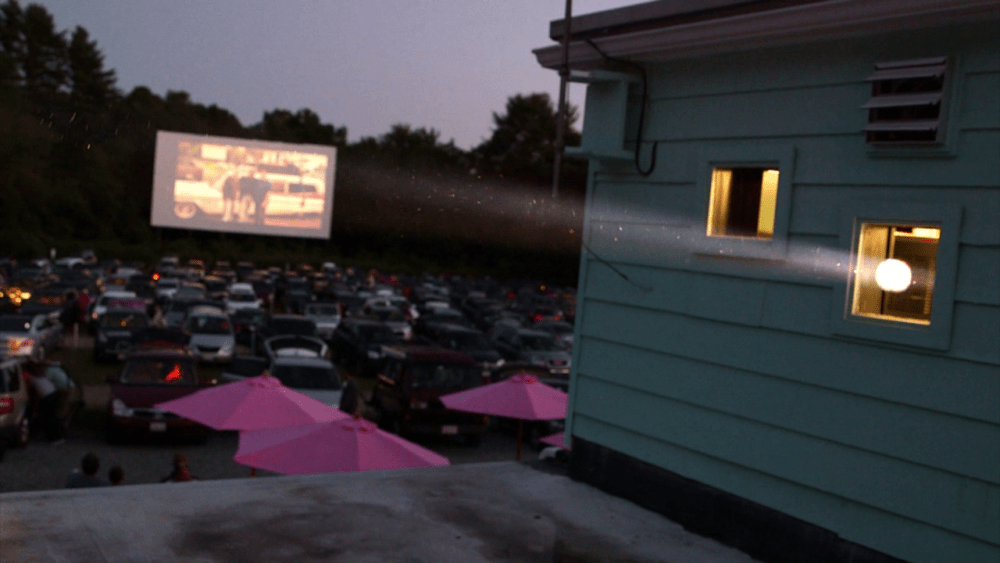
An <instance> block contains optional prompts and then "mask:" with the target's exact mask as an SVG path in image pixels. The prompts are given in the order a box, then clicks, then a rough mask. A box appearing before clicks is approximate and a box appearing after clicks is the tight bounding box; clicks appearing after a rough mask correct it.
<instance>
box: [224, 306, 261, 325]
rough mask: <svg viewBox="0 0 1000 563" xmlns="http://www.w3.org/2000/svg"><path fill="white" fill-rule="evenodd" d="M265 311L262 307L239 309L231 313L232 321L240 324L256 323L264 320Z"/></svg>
mask: <svg viewBox="0 0 1000 563" xmlns="http://www.w3.org/2000/svg"><path fill="white" fill-rule="evenodd" d="M265 317H267V313H266V312H265V311H264V310H263V309H254V308H249V309H239V310H238V311H236V312H235V313H233V316H232V319H233V322H237V323H242V324H258V323H261V322H263V321H264V318H265Z"/></svg>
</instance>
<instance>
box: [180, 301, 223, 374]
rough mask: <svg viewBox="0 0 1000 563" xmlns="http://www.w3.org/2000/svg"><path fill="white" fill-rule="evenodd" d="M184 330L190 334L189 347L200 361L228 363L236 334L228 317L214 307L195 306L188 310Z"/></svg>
mask: <svg viewBox="0 0 1000 563" xmlns="http://www.w3.org/2000/svg"><path fill="white" fill-rule="evenodd" d="M184 332H186V333H188V334H190V335H191V341H190V343H189V345H188V346H189V347H190V348H191V352H192V353H194V355H195V357H197V358H198V359H199V360H200V361H202V362H211V363H228V362H230V361H232V359H233V352H234V351H235V349H236V334H235V333H234V332H233V325H232V323H231V322H229V317H228V316H227V315H226V314H225V313H223V312H222V311H220V310H219V309H217V308H215V307H207V306H196V307H192V308H191V310H190V311H189V312H188V316H187V319H185V321H184Z"/></svg>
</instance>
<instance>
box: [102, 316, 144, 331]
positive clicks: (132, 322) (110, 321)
mask: <svg viewBox="0 0 1000 563" xmlns="http://www.w3.org/2000/svg"><path fill="white" fill-rule="evenodd" d="M147 324H148V323H147V319H146V315H140V314H138V313H107V314H105V315H104V316H103V317H101V328H104V329H122V328H126V329H127V328H145V327H146V325H147Z"/></svg>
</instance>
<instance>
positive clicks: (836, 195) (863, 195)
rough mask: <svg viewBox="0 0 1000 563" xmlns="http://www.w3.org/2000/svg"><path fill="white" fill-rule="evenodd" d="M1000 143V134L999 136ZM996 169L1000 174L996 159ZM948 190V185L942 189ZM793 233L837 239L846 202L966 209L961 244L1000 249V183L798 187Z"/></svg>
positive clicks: (794, 194)
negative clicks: (999, 219) (950, 205)
mask: <svg viewBox="0 0 1000 563" xmlns="http://www.w3.org/2000/svg"><path fill="white" fill-rule="evenodd" d="M995 137H997V138H998V139H1000V134H998V135H995ZM997 154H1000V146H998V147H997V152H996V153H994V156H993V157H992V158H993V161H992V166H993V167H994V168H996V169H997V170H998V174H1000V166H998V165H997V157H996V155H997ZM942 187H945V185H942ZM792 199H793V204H792V212H791V213H792V216H791V227H790V229H791V231H792V232H795V233H802V234H807V233H808V234H822V235H835V234H838V233H839V232H840V221H841V219H840V214H839V210H840V208H841V205H842V204H843V203H844V202H845V201H851V200H875V201H901V202H907V203H958V204H961V205H962V233H961V242H962V243H963V244H967V245H973V246H1000V223H998V222H997V217H1000V179H998V180H997V183H996V184H994V185H993V187H989V188H987V187H984V188H979V189H972V188H948V189H941V188H929V187H887V186H878V185H870V186H831V185H802V184H800V185H796V186H795V187H794V191H793V193H792Z"/></svg>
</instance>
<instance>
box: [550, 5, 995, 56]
mask: <svg viewBox="0 0 1000 563" xmlns="http://www.w3.org/2000/svg"><path fill="white" fill-rule="evenodd" d="M991 19H993V20H1000V0H877V1H873V0H831V1H829V2H820V3H813V4H805V5H801V6H792V7H788V8H781V9H777V10H772V11H768V12H759V13H753V14H744V15H740V16H733V17H728V18H720V19H716V20H708V21H700V22H696V23H691V24H683V25H677V26H670V27H663V28H659V29H651V30H646V31H638V32H634V33H625V34H621V35H612V36H608V37H603V38H598V39H594V40H593V41H594V43H595V44H596V45H597V46H598V47H600V48H601V50H602V51H604V52H605V53H606V54H608V55H609V56H611V57H618V58H624V59H628V60H632V61H663V60H671V59H679V58H686V57H693V56H700V55H707V54H715V53H724V52H730V51H742V50H746V49H748V48H759V47H769V46H778V45H793V44H800V43H807V42H813V41H819V40H828V39H837V38H844V37H851V36H865V35H872V34H875V33H878V34H884V33H887V32H891V31H899V30H906V29H919V28H925V27H940V26H943V25H951V24H958V23H965V22H974V21H989V20H991ZM569 48H570V49H569V64H570V66H571V67H573V68H584V69H585V68H593V67H597V66H604V65H603V57H601V55H600V54H599V53H597V52H596V51H595V50H594V49H593V48H592V47H591V46H590V45H588V44H586V43H585V42H583V41H573V42H571V43H570V45H569ZM534 53H535V57H536V58H537V59H538V63H539V64H540V65H541V66H543V67H546V68H551V69H553V70H556V69H558V68H559V67H560V66H561V65H562V57H563V48H562V46H561V45H558V44H555V45H551V46H548V47H541V48H538V49H535V50H534Z"/></svg>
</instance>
